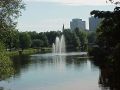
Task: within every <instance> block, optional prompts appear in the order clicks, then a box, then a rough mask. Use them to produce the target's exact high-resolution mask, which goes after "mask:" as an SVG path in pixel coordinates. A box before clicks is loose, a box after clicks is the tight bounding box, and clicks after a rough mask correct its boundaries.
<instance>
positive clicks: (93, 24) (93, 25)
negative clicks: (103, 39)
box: [89, 16, 102, 31]
mask: <svg viewBox="0 0 120 90" xmlns="http://www.w3.org/2000/svg"><path fill="white" fill-rule="evenodd" d="M101 21H102V20H101V19H99V18H97V17H96V18H95V17H93V16H92V17H90V18H89V30H90V31H95V30H97V28H98V27H99V26H100V22H101Z"/></svg>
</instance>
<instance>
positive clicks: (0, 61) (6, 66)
mask: <svg viewBox="0 0 120 90" xmlns="http://www.w3.org/2000/svg"><path fill="white" fill-rule="evenodd" d="M13 73H14V70H13V67H12V62H11V61H10V58H9V57H8V56H7V55H6V52H5V49H4V45H3V44H2V43H1V42H0V81H1V80H3V79H6V78H8V77H10V76H11V75H12V74H13Z"/></svg>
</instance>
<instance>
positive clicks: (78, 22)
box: [70, 19, 86, 30]
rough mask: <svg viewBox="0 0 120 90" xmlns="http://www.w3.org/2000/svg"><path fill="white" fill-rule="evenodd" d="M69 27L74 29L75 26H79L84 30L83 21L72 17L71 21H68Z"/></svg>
mask: <svg viewBox="0 0 120 90" xmlns="http://www.w3.org/2000/svg"><path fill="white" fill-rule="evenodd" d="M70 28H71V30H75V29H76V28H79V29H80V30H85V29H86V25H85V21H82V19H72V21H71V22H70Z"/></svg>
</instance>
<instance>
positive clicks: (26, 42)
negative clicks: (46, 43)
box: [19, 32, 31, 50]
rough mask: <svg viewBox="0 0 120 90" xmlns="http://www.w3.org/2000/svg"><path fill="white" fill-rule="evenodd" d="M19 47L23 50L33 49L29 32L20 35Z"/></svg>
mask: <svg viewBox="0 0 120 90" xmlns="http://www.w3.org/2000/svg"><path fill="white" fill-rule="evenodd" d="M19 45H20V48H21V49H22V50H23V49H25V48H29V47H31V37H30V35H29V34H28V33H27V32H22V33H20V34H19Z"/></svg>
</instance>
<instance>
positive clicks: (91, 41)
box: [87, 32, 96, 44]
mask: <svg viewBox="0 0 120 90" xmlns="http://www.w3.org/2000/svg"><path fill="white" fill-rule="evenodd" d="M87 34H88V43H89V44H95V42H96V32H88V33H87Z"/></svg>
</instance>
